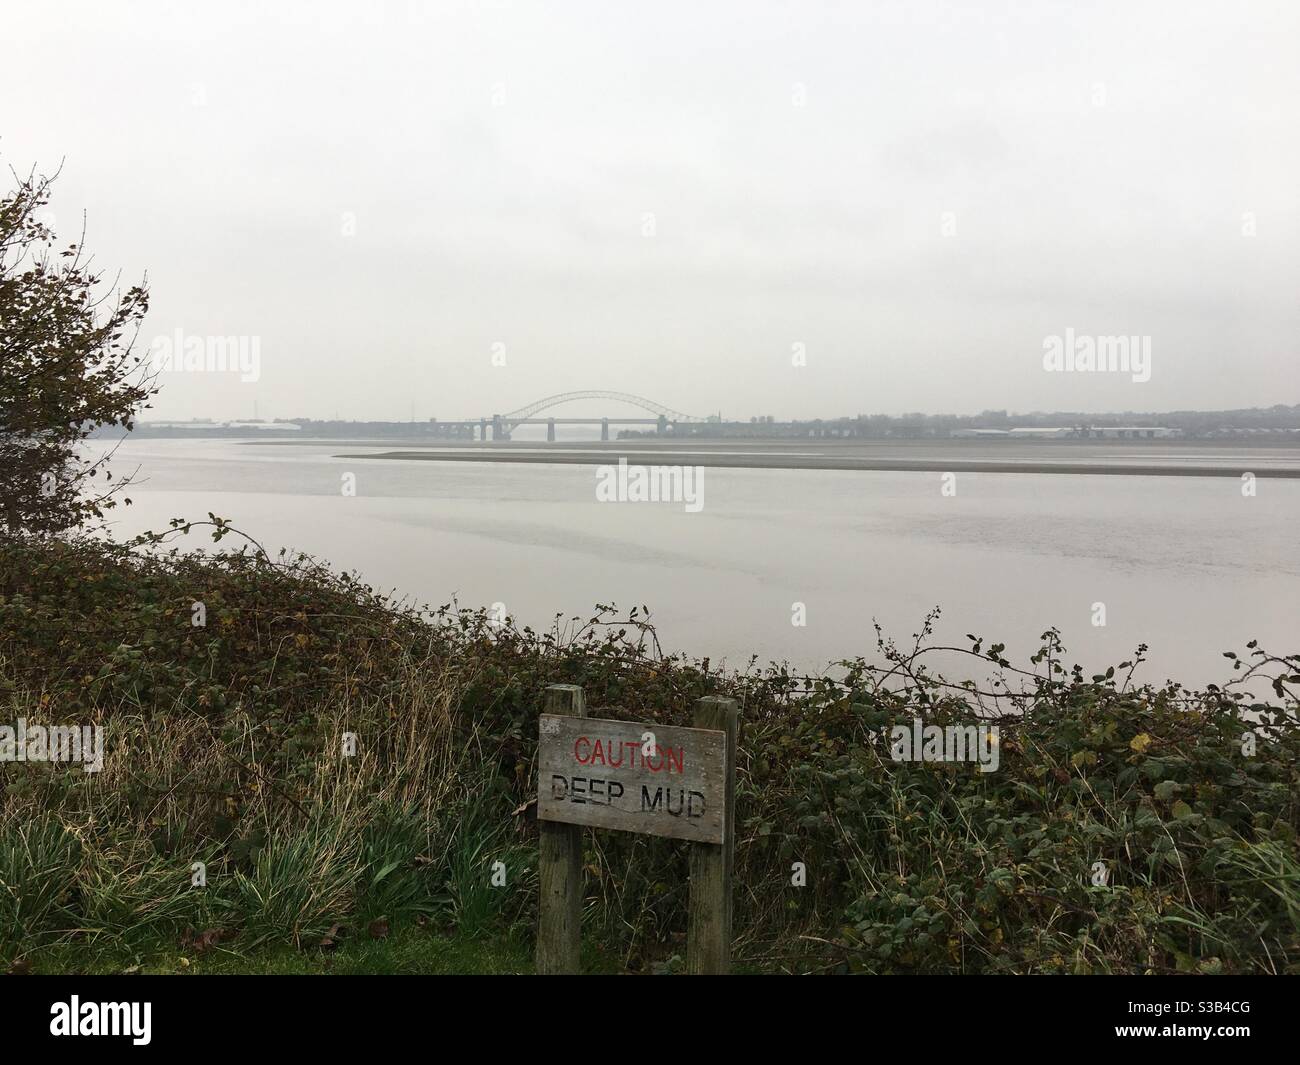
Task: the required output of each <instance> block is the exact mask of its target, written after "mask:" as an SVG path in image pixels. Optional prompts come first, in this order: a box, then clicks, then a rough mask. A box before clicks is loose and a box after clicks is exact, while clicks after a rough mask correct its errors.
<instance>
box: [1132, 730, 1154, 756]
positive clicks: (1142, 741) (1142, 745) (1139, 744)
mask: <svg viewBox="0 0 1300 1065" xmlns="http://www.w3.org/2000/svg"><path fill="white" fill-rule="evenodd" d="M1128 745H1129V747H1131V748H1132V749H1133V750H1135V751H1137V753H1138V754H1141V753H1142V752H1143V751H1145V750H1146V749H1147V748H1148V747H1150V746H1151V737H1150V736H1149V735H1147V733H1145V732H1142V733H1139V734H1138V735H1136V736H1134V737H1133V738H1132V739H1131V740H1129V741H1128Z"/></svg>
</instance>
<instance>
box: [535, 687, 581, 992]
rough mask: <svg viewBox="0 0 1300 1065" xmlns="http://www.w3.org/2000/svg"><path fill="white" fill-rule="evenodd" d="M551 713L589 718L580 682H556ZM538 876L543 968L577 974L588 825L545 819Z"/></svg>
mask: <svg viewBox="0 0 1300 1065" xmlns="http://www.w3.org/2000/svg"><path fill="white" fill-rule="evenodd" d="M544 709H545V712H546V713H548V714H560V715H563V716H565V717H585V716H586V715H587V707H586V703H585V701H584V700H583V696H582V689H581V688H580V687H578V685H576V684H550V685H547V688H546V701H545V704H544ZM537 827H538V832H539V835H540V839H539V846H538V868H537V872H538V878H539V879H540V881H541V886H542V898H541V907H540V912H539V914H538V921H537V972H538V973H539V974H541V975H548V974H558V973H577V972H578V971H579V969H580V965H579V949H580V945H581V940H580V933H581V930H582V829H581V827H580V826H578V825H566V824H560V823H559V822H555V821H539V822H538V825H537Z"/></svg>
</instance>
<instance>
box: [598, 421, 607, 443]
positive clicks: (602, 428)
mask: <svg viewBox="0 0 1300 1065" xmlns="http://www.w3.org/2000/svg"><path fill="white" fill-rule="evenodd" d="M600 438H601V440H606V441H607V440H609V419H608V418H601V419H600Z"/></svg>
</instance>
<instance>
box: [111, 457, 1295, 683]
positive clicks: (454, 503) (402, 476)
mask: <svg viewBox="0 0 1300 1065" xmlns="http://www.w3.org/2000/svg"><path fill="white" fill-rule="evenodd" d="M393 447H394V445H392V444H387V445H384V446H383V447H377V448H366V447H363V446H360V445H358V444H355V443H348V444H338V443H333V444H330V443H319V444H317V443H311V444H297V445H277V444H274V443H264V442H257V443H251V444H250V443H240V442H237V441H232V440H214V439H207V440H168V439H131V440H128V441H127V442H125V443H124V444H122V446H121V447H120V449H119V451H118V453H117V456H116V458H115V462H114V468H115V470H116V471H117V472H119V473H127V472H131V471H132V470H136V469H137V468H138V470H139V473H138V476H139V478H140V479H141V483H139V484H138V485H136V486H134V487H133V488H132V490H131V492H130V493H129V494H130V495H131V497H132V499H133V500H134V505H133V506H131V507H130V508H127V509H125V510H124V509H121V508H119V509H117V510H115V511H113V512H111V517H112V518H113V534H114V535H116V536H121V537H125V536H130V535H133V534H135V533H137V532H140V531H142V530H144V529H160V528H163V527H165V525H166V523H167V521H168V519H170V518H172V517H187V518H202V517H204V516H205V515H206V513H207V512H208V511H213V512H215V513H217V514H218V515H220V516H222V517H225V518H228V519H230V520H231V521H232V523H233V524H234V525H236V526H237V527H238V528H241V529H243V530H245V531H247V532H248V533H250V534H251V535H253V536H255V537H256V538H257V539H258V540H260V541H261V542H262V543H263V544H265V545H266V546H267V548H268V549H271V548H278V547H281V546H287V547H291V548H295V549H300V550H304V551H307V552H309V553H311V554H314V555H316V556H318V557H320V558H323V559H326V560H328V561H330V562H331V563H333V564H334V565H336V566H338V567H343V568H347V569H353V570H356V571H358V572H359V573H360V574H362V575H363V576H364V577H365V578H366V580H367V581H368V583H371V584H372V585H375V586H377V587H380V588H382V589H384V590H389V589H391V590H395V591H396V592H397V593H399V594H400V595H404V596H406V597H408V598H409V599H411V600H414V601H416V602H418V603H428V604H431V605H434V606H436V605H439V604H442V603H447V602H450V601H451V600H452V599H453V598H455V599H456V600H458V601H459V602H460V603H461V604H462V605H466V606H473V607H479V606H491V605H492V604H496V603H500V604H504V608H505V610H506V611H507V612H508V613H510V614H511V615H513V616H514V617H515V618H516V619H517V620H518V621H519V622H521V623H526V624H530V625H532V626H533V627H534V628H538V627H548V626H549V625H551V624H552V623H553V621H554V617H555V615H556V614H560V615H563V616H564V617H565V618H569V617H572V616H580V617H582V618H586V617H588V616H590V615H591V613H592V608H593V606H594V605H595V604H597V603H614V604H617V605H618V606H619V607H620V608H627V607H631V606H634V605H637V606H639V605H642V604H644V605H646V606H648V607H649V608H650V610H651V612H652V615H653V619H654V621H655V624H656V628H657V630H658V633H659V637H660V640H661V641H662V643H663V645H664V647H665V648H666V649H670V650H685V651H688V652H690V653H692V654H695V655H701V656H703V655H707V656H710V657H711V658H712V659H713V661H714V662H715V663H717V662H719V661H721V660H725V661H726V662H727V663H728V664H730V665H733V666H738V667H739V666H743V665H744V664H745V663H746V662H747V661H748V659H749V657H750V655H752V654H756V655H758V656H759V658H760V661H763V662H766V661H768V660H770V659H776V660H787V661H789V662H790V663H792V664H793V665H794V666H796V667H798V668H800V669H805V670H817V669H820V668H823V667H825V666H826V665H827V663H829V662H832V661H834V660H837V659H841V658H844V657H850V656H853V655H857V654H863V655H870V654H871V652H872V651H873V649H874V646H875V635H874V629H873V619H874V620H875V621H878V622H879V623H880V625H881V626H882V627H883V628H884V630H885V631H886V633H887V634H890V635H893V636H895V637H897V638H899V639H900V640H904V639H907V638H908V637H909V636H910V634H912V633H914V632H915V631H917V627H918V626H919V624H920V623H921V620H922V619H923V617H924V616H925V614H926V612H927V611H928V610H929V609H930V608H931V607H934V606H939V607H941V608H942V610H943V615H942V617H941V620H940V623H939V626H938V635H939V637H940V638H942V639H944V640H950V641H954V642H964V641H962V636H963V634H965V633H968V632H969V633H977V634H982V635H984V636H985V637H987V640H988V642H993V641H1001V642H1005V643H1006V644H1007V646H1008V649H1009V652H1008V656H1009V657H1013V661H1014V660H1015V658H1014V656H1015V655H1020V656H1024V655H1027V654H1029V653H1031V652H1032V650H1033V649H1034V648H1035V647H1036V646H1037V637H1038V634H1039V633H1041V632H1042V631H1043V630H1045V629H1047V628H1049V627H1051V626H1056V627H1058V628H1060V629H1061V631H1062V633H1063V636H1064V640H1065V644H1066V646H1067V648H1068V649H1069V651H1070V652H1071V659H1070V660H1071V661H1079V662H1080V663H1082V664H1083V665H1084V666H1085V668H1086V669H1087V670H1088V671H1089V672H1093V671H1100V670H1101V669H1104V667H1105V666H1106V665H1107V664H1117V663H1119V662H1120V661H1121V660H1123V659H1125V658H1127V657H1129V655H1130V653H1131V652H1132V650H1133V649H1134V648H1135V647H1136V646H1137V644H1139V643H1147V644H1149V645H1150V652H1149V654H1148V658H1149V662H1148V664H1147V665H1146V666H1145V667H1143V671H1142V672H1140V673H1139V674H1138V676H1139V679H1148V680H1152V681H1159V680H1163V679H1164V678H1166V677H1173V678H1175V679H1178V680H1180V681H1183V682H1184V683H1188V684H1197V685H1199V684H1203V683H1205V682H1207V681H1222V680H1224V679H1228V678H1230V677H1231V675H1232V673H1231V667H1230V663H1229V662H1228V661H1227V660H1226V659H1224V658H1223V657H1222V652H1223V651H1225V650H1237V651H1239V652H1243V653H1244V652H1245V644H1246V642H1247V641H1248V640H1251V639H1256V638H1257V639H1259V640H1260V641H1261V642H1262V644H1263V645H1264V646H1266V647H1268V648H1269V649H1271V650H1274V651H1276V652H1278V653H1296V652H1297V651H1300V550H1297V525H1298V522H1297V518H1300V480H1282V479H1278V480H1265V479H1261V480H1260V481H1259V482H1258V491H1257V494H1256V495H1255V496H1254V497H1248V496H1243V494H1242V491H1241V485H1240V483H1239V481H1238V480H1237V479H1236V478H1231V477H1224V478H1218V477H1146V476H1082V475H1072V474H1071V475H1043V474H1027V473H962V474H960V478H959V481H958V483H957V491H956V494H955V495H944V494H942V492H941V483H940V475H939V474H937V473H928V472H927V473H919V472H875V471H870V472H868V471H838V470H836V471H828V470H771V469H715V468H710V469H707V470H706V471H705V476H704V490H705V494H704V500H705V505H704V506H703V508H702V509H701V510H699V512H697V513H690V512H687V510H686V508H685V507H684V506H683V505H682V504H681V503H677V504H672V503H621V504H620V503H614V504H610V503H602V502H599V501H598V500H597V497H596V491H595V485H596V479H597V477H596V470H595V468H594V467H593V466H585V465H567V466H566V465H552V464H531V465H526V464H514V463H476V462H437V461H403V460H399V459H380V460H376V459H361V458H350V459H343V458H338V457H335V456H338V455H341V454H350V455H358V454H366V453H378V452H380V451H384V450H392V449H393ZM1246 468H1248V467H1246ZM347 474H352V475H353V476H354V478H355V492H356V494H355V495H345V494H344V493H343V491H342V488H343V485H344V482H345V479H346V478H345V475H347ZM190 539H191V541H193V542H194V546H204V545H205V544H206V543H207V542H208V541H207V540H206V538H205V537H200V536H199V535H197V534H192V535H191V537H190ZM230 542H231V541H226V543H230ZM797 604H802V610H800V607H799V606H798V605H797ZM1098 604H1103V605H1104V620H1105V624H1104V625H1099V624H1095V623H1094V622H1095V621H1097V620H1098V619H1099V618H1100V613H1099V610H1098ZM801 615H802V620H803V621H804V622H805V623H804V624H802V625H799V624H795V622H796V621H798V620H800V616H801ZM986 645H987V644H986ZM1260 694H1263V693H1262V692H1261V693H1260Z"/></svg>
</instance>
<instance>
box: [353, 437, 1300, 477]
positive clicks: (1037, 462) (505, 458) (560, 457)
mask: <svg viewBox="0 0 1300 1065" xmlns="http://www.w3.org/2000/svg"><path fill="white" fill-rule="evenodd" d="M528 448H529V445H527V444H524V443H523V442H519V443H518V444H517V445H516V446H515V447H507V448H502V449H499V450H498V449H496V448H494V447H491V446H488V447H483V446H479V447H459V448H456V447H452V448H446V449H442V450H437V451H433V450H427V451H382V452H373V453H370V454H361V453H348V454H340V455H335V456H333V457H334V458H340V459H402V460H409V461H424V462H515V463H540V464H550V465H568V466H590V465H615V464H617V463H618V461H619V460H620V459H626V460H627V462H628V464H629V465H637V466H662V465H674V466H705V467H716V468H721V469H761V470H864V471H889V472H910V473H918V472H919V473H958V472H960V473H1054V474H1086V475H1110V476H1127V477H1237V478H1240V477H1241V476H1242V474H1244V473H1247V472H1249V473H1253V474H1254V475H1255V476H1256V477H1260V478H1264V477H1269V478H1287V479H1300V461H1297V464H1296V465H1294V466H1269V465H1252V464H1250V463H1239V464H1236V465H1228V464H1226V463H1225V464H1223V465H1217V466H1213V465H1182V464H1164V465H1158V464H1154V463H1139V462H1096V461H1074V462H1071V461H1047V460H1044V459H1042V458H1032V459H1031V458H1026V459H1023V460H1020V461H1016V460H1013V459H1007V458H1000V459H999V458H981V459H971V458H959V457H957V456H956V455H954V454H952V453H951V452H948V453H945V454H940V455H934V456H929V457H923V458H906V457H903V456H899V455H888V456H867V455H861V454H858V455H834V454H824V453H818V450H819V449H817V448H815V447H803V448H801V447H800V446H799V443H798V442H796V441H792V442H791V446H789V447H784V448H781V449H780V451H777V450H776V449H772V450H771V451H770V452H769V453H767V454H763V453H761V450H760V451H759V452H753V451H751V450H750V449H747V448H746V445H745V444H744V443H743V442H739V441H738V442H736V443H735V445H734V446H733V447H732V448H730V449H726V450H725V451H724V449H723V448H722V447H715V448H713V449H709V450H697V449H690V450H687V449H678V448H672V447H660V448H655V449H646V448H644V447H641V448H638V449H632V448H615V447H610V446H609V445H598V446H596V447H592V446H591V445H586V446H581V445H580V446H578V447H572V448H571V447H569V446H568V445H565V444H556V445H547V444H537V445H533V446H532V449H528ZM800 451H805V452H807V453H806V454H800V453H799V452H800ZM747 452H748V453H747ZM1225 458H1226V456H1225Z"/></svg>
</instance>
